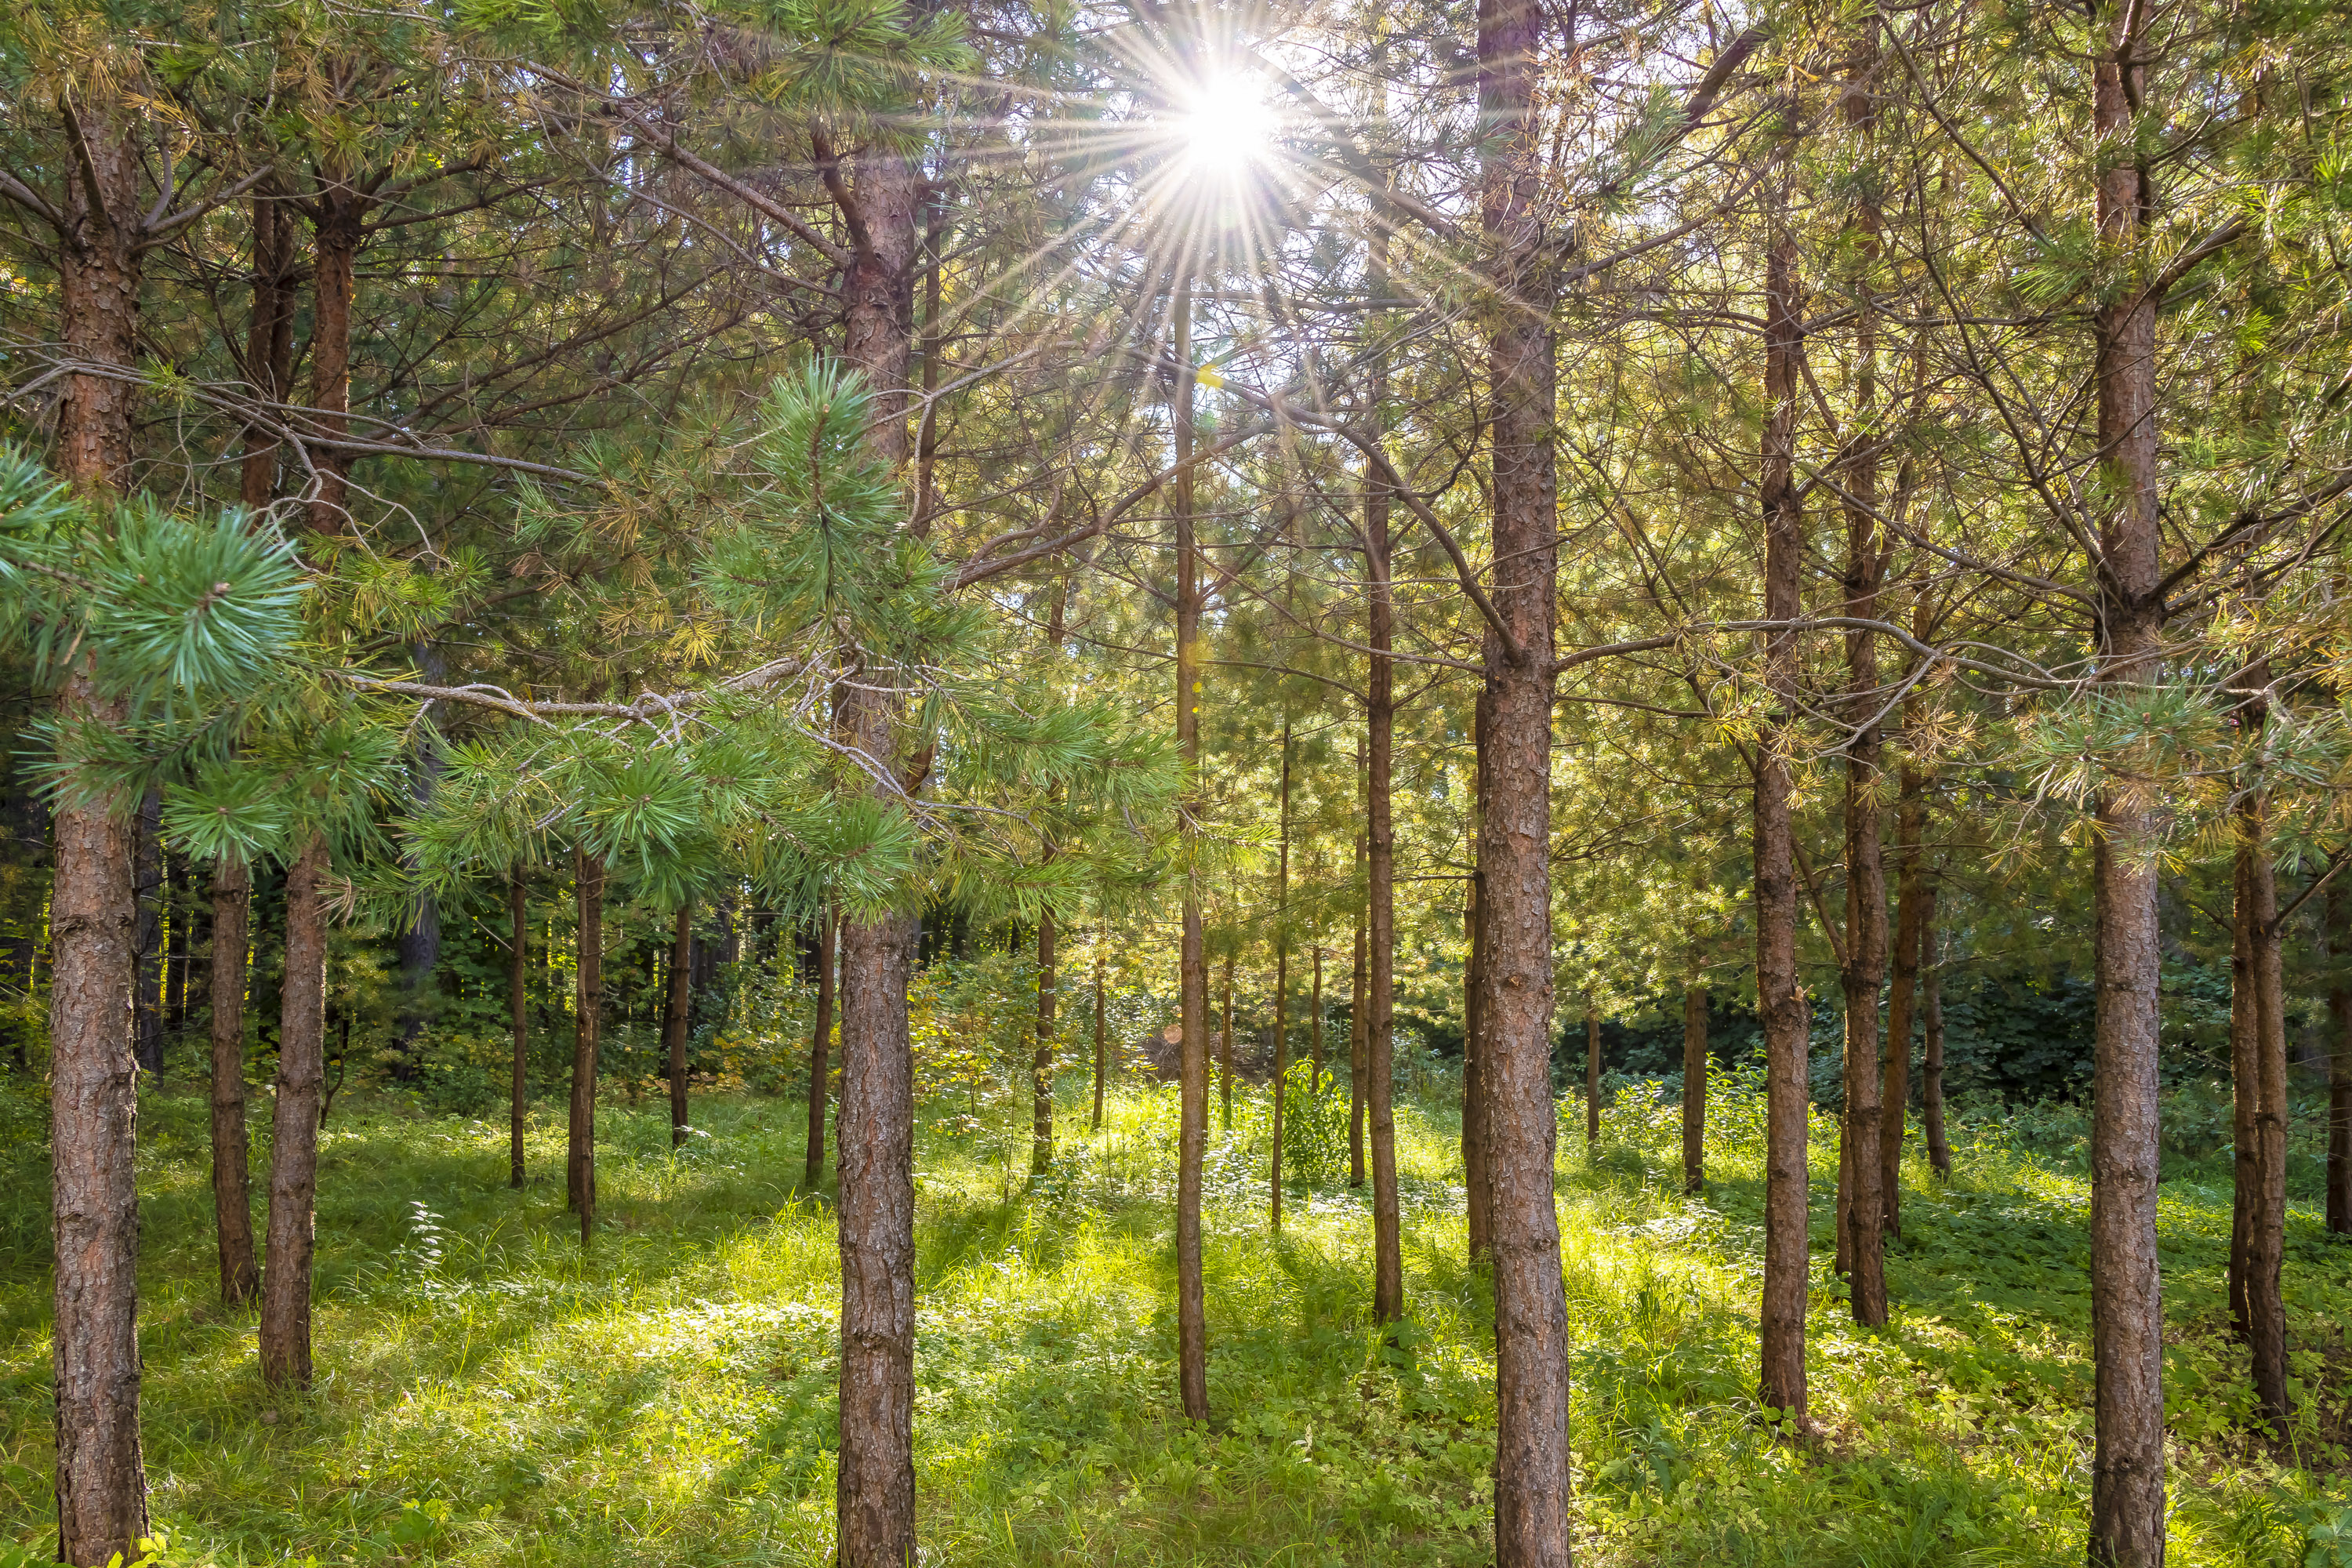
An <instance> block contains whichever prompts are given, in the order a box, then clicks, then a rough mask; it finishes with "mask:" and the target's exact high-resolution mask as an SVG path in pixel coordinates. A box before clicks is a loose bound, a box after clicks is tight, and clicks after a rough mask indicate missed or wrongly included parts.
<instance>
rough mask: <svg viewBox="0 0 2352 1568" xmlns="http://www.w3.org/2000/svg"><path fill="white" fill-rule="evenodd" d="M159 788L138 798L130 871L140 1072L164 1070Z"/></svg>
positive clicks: (134, 1029)
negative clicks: (135, 892) (135, 904)
mask: <svg viewBox="0 0 2352 1568" xmlns="http://www.w3.org/2000/svg"><path fill="white" fill-rule="evenodd" d="M131 875H132V877H133V878H135V879H137V883H138V889H139V924H138V927H137V929H136V931H135V933H134V935H133V938H132V942H133V951H134V952H135V954H136V967H135V969H134V971H133V973H132V976H131V1055H133V1056H135V1057H137V1058H139V1068H140V1070H141V1071H142V1072H161V1071H163V970H162V964H163V791H162V790H160V789H151V790H149V791H148V792H147V793H146V795H144V796H143V797H142V798H141V800H140V802H139V838H138V849H137V851H136V853H135V855H134V858H133V859H132V861H131Z"/></svg>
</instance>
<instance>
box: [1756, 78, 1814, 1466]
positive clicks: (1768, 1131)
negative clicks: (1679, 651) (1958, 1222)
mask: <svg viewBox="0 0 2352 1568" xmlns="http://www.w3.org/2000/svg"><path fill="white" fill-rule="evenodd" d="M1786 112H1788V113H1790V114H1791V115H1793V114H1794V112H1795V109H1794V106H1793V105H1791V106H1789V107H1788V109H1787V110H1786ZM1776 157H1777V158H1778V159H1779V160H1780V168H1779V169H1778V170H1777V171H1775V173H1774V174H1773V176H1772V179H1773V181H1774V183H1775V185H1776V187H1777V188H1776V189H1775V190H1774V192H1773V194H1772V201H1773V234H1772V237H1771V242H1770V250H1769V254H1768V255H1767V256H1766V258H1765V280H1764V295H1765V330H1764V391H1765V396H1766V398H1767V400H1768V401H1769V403H1770V405H1771V413H1770V415H1769V417H1768V418H1767V420H1766V423H1765V427H1764V447H1763V462H1762V487H1761V489H1762V495H1761V500H1762V502H1763V507H1764V618H1765V619H1766V620H1768V621H1773V622H1780V623H1787V622H1792V621H1794V620H1795V619H1796V618H1797V616H1799V614H1800V613H1801V597H1800V595H1799V592H1798V583H1799V575H1798V574H1799V571H1800V569H1801V563H1802V560H1803V551H1804V520H1803V514H1802V505H1803V503H1802V500H1801V498H1800V495H1799V492H1798V489H1797V485H1796V445H1797V443H1796V436H1797V387H1798V380H1799V369H1798V366H1799V360H1800V356H1801V354H1802V353H1803V352H1804V332H1803V327H1802V325H1801V315H1800V310H1801V306H1800V303H1799V300H1798V292H1797V290H1798V284H1797V246H1796V241H1795V239H1794V238H1793V237H1791V236H1790V233H1789V230H1788V216H1787V203H1788V191H1787V184H1788V179H1789V174H1788V165H1787V159H1788V152H1787V149H1786V148H1785V147H1784V148H1783V149H1782V150H1780V152H1779V153H1777V154H1776ZM1797 676H1798V665H1797V633H1796V631H1795V630H1794V629H1793V628H1792V627H1790V626H1785V625H1784V626H1779V627H1776V628H1775V629H1773V630H1769V631H1767V632H1766V633H1765V634H1764V681H1765V685H1766V687H1767V689H1769V691H1770V693H1771V715H1770V718H1769V721H1768V722H1767V724H1766V725H1765V728H1764V732H1763V734H1762V735H1761V736H1760V737H1759V741H1758V743H1757V747H1756V873H1755V876H1756V996H1757V1011H1758V1013H1759V1014H1760V1015H1761V1020H1760V1021H1761V1022H1762V1024H1763V1026H1764V1058H1765V1068H1764V1074H1765V1077H1764V1100H1765V1112H1764V1115H1765V1130H1764V1300H1763V1331H1762V1340H1763V1347H1762V1348H1763V1362H1762V1371H1763V1387H1762V1397H1763V1401H1764V1403H1765V1404H1766V1405H1770V1406H1771V1407H1772V1408H1773V1409H1775V1410H1779V1411H1781V1412H1783V1419H1784V1420H1786V1421H1787V1422H1788V1423H1789V1424H1790V1429H1791V1430H1794V1431H1798V1432H1801V1431H1803V1430H1805V1429H1806V1427H1807V1426H1808V1416H1807V1415H1806V1408H1805V1404H1806V1401H1805V1394H1806V1389H1805V1279H1806V1272H1807V1264H1806V1249H1807V1237H1806V1228H1807V1219H1806V1204H1807V1194H1806V1184H1807V1179H1808V1171H1807V1166H1806V1154H1805V1142H1806V1131H1807V1129H1806V1117H1807V1114H1808V1100H1809V1090H1808V1088H1807V1069H1806V1060H1805V1058H1806V1053H1807V1047H1808V1046H1809V1045H1810V1043H1811V1040H1810V1037H1811V1027H1810V1024H1809V1020H1808V1019H1807V1016H1806V1013H1807V1007H1806V1004H1805V998H1804V994H1803V992H1802V991H1801V988H1800V986H1799V983H1798V978H1797V872H1796V848H1795V845H1796V840H1795V837H1794V827H1793V825H1792V823H1791V821H1790V805H1789V793H1790V777H1789V773H1790V752H1791V751H1792V750H1793V748H1794V747H1795V745H1796V743H1797V741H1796V735H1795V726H1796V720H1797V707H1798V691H1797Z"/></svg>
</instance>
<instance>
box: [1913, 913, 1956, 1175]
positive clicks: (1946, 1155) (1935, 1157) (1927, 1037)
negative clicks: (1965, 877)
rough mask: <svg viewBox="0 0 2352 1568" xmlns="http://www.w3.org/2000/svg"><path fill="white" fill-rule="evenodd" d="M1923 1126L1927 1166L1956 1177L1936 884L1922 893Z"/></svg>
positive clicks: (1920, 1109)
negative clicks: (1947, 1117) (1948, 1135)
mask: <svg viewBox="0 0 2352 1568" xmlns="http://www.w3.org/2000/svg"><path fill="white" fill-rule="evenodd" d="M1919 1127H1920V1131H1922V1132H1923V1133H1924V1134H1925V1135H1926V1137H1927V1165H1928V1168H1929V1169H1931V1170H1933V1171H1934V1172H1935V1173H1936V1175H1937V1178H1938V1179H1939V1180H1942V1181H1947V1182H1948V1181H1950V1180H1951V1179H1952V1146H1951V1144H1949V1143H1948V1142H1945V1140H1944V965H1943V961H1942V957H1941V955H1940V954H1939V952H1937V947H1936V884H1935V882H1934V880H1933V879H1930V880H1929V881H1928V883H1927V890H1926V891H1925V892H1923V893H1921V894H1920V896H1919Z"/></svg>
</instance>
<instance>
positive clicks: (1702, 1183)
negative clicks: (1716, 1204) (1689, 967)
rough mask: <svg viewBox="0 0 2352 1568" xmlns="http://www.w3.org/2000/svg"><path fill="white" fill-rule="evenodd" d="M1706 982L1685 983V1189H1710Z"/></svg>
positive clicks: (1692, 979)
mask: <svg viewBox="0 0 2352 1568" xmlns="http://www.w3.org/2000/svg"><path fill="white" fill-rule="evenodd" d="M1706 1064H1707V1054H1706V983H1705V982H1704V981H1702V980H1700V979H1698V978H1697V973H1696V965H1693V974H1692V978H1691V979H1690V981H1689V982H1688V983H1686V984H1685V985H1684V986H1683V1191H1685V1192H1686V1193H1703V1192H1705V1191H1706Z"/></svg>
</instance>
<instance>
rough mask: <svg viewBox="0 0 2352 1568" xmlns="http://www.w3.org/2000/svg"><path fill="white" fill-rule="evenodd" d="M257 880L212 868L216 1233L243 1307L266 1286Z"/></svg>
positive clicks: (226, 1288)
mask: <svg viewBox="0 0 2352 1568" xmlns="http://www.w3.org/2000/svg"><path fill="white" fill-rule="evenodd" d="M252 894H253V877H252V873H251V872H249V871H247V869H246V867H245V862H243V861H242V860H230V859H224V860H222V861H221V862H220V864H219V865H218V866H216V867H215V868H214V870H213V972H212V984H211V986H210V994H211V1000H212V1012H213V1019H212V1047H213V1084H212V1111H213V1117H212V1152H213V1232H214V1235H215V1238H216V1240H217V1243H218V1247H219V1252H220V1288H221V1301H222V1303H223V1304H224V1305H226V1306H231V1307H241V1306H244V1305H245V1304H246V1303H247V1302H249V1301H251V1300H253V1299H254V1297H255V1296H256V1294H257V1293H258V1291H259V1290H260V1288H261V1276H260V1273H259V1271H258V1270H257V1269H256V1268H255V1267H254V1262H253V1192H252V1184H251V1178H250V1176H249V1174H248V1173H247V1160H248V1157H249V1148H248V1141H247V1137H246V1131H245V963H246V941H247V935H246V933H247V926H248V922H249V920H250V917H251V912H252V911H251V908H250V902H251V899H252Z"/></svg>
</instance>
